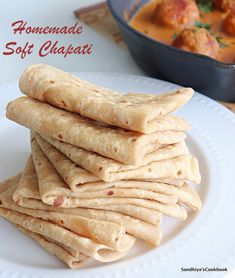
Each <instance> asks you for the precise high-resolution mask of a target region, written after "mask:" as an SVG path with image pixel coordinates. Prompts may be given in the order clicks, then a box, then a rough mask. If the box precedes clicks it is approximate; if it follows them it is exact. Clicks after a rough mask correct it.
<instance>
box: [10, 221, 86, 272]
mask: <svg viewBox="0 0 235 278" xmlns="http://www.w3.org/2000/svg"><path fill="white" fill-rule="evenodd" d="M15 226H16V228H17V229H18V230H19V231H21V232H22V233H24V234H25V235H26V236H28V237H30V238H32V239H34V240H35V241H36V242H37V243H38V244H39V245H40V246H41V247H43V248H44V249H45V250H46V251H48V252H49V253H51V254H52V255H55V256H56V257H57V258H59V259H60V260H61V261H63V262H65V263H66V264H67V265H68V266H69V267H70V268H73V269H78V268H81V267H83V266H84V265H86V264H87V263H88V262H89V261H91V258H90V257H88V256H86V255H83V254H82V253H79V252H77V255H76V256H73V255H72V254H70V252H68V251H67V250H66V249H67V248H66V247H64V248H63V247H62V246H61V244H59V243H55V242H53V241H52V240H49V239H48V238H45V237H43V236H41V235H39V234H36V233H34V232H31V231H29V230H27V229H25V228H23V227H22V226H20V225H15Z"/></svg>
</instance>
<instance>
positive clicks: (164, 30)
mask: <svg viewBox="0 0 235 278" xmlns="http://www.w3.org/2000/svg"><path fill="white" fill-rule="evenodd" d="M160 1H164V0H154V1H150V2H148V3H147V4H145V5H143V6H142V7H141V8H140V9H139V10H138V11H137V13H136V14H135V15H134V17H133V18H132V19H131V21H130V23H129V24H130V25H131V26H132V27H133V28H134V29H136V30H138V31H139V32H142V33H144V34H145V35H146V36H149V37H151V38H153V39H155V40H157V41H160V42H162V43H164V44H167V45H172V44H173V45H174V40H175V39H176V38H177V37H178V36H179V34H180V33H181V32H182V28H180V29H177V28H172V26H171V27H169V26H167V25H164V24H160V23H159V24H158V23H157V22H156V20H153V16H154V12H155V11H156V7H157V6H158V5H159V3H160ZM168 1H169V0H168ZM179 1H180V0H179ZM187 1H194V0H187ZM205 1H206V0H204V3H207V4H208V3H209V2H205ZM230 1H233V0H230ZM168 6H169V5H168ZM197 6H198V7H199V8H198V11H199V14H200V15H199V16H200V17H199V20H198V21H195V23H194V26H193V28H205V29H206V32H208V33H209V35H211V36H213V39H215V41H216V43H218V49H219V50H218V53H217V55H216V57H213V56H212V57H213V58H215V59H216V60H219V61H221V62H224V63H231V64H233V63H235V35H234V34H232V35H230V34H226V32H225V31H224V28H223V24H224V19H225V18H226V16H227V15H228V13H229V11H221V10H218V9H216V8H214V6H213V3H211V8H210V9H209V10H208V9H204V10H203V9H202V8H201V6H199V5H198V4H197ZM200 8H201V9H200ZM232 21H235V13H234V18H232ZM234 24H235V23H234ZM234 26H235V25H234ZM232 27H233V26H232ZM180 48H182V49H185V50H188V51H191V50H190V49H187V48H183V47H180ZM192 52H196V53H201V54H205V55H209V54H207V52H200V51H197V50H195V51H193V50H192ZM209 56H211V55H209Z"/></svg>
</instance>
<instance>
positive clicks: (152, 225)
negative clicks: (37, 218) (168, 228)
mask: <svg viewBox="0 0 235 278" xmlns="http://www.w3.org/2000/svg"><path fill="white" fill-rule="evenodd" d="M26 166H27V165H26ZM23 173H24V171H23ZM19 181H20V176H16V177H13V178H10V179H8V180H5V181H3V182H2V183H0V188H2V187H5V191H2V193H1V194H0V206H3V207H6V208H9V209H12V210H18V211H19V212H22V213H25V214H27V215H31V216H34V214H33V213H34V212H37V211H41V212H46V213H47V214H49V215H50V213H54V212H56V213H57V214H64V215H70V216H71V215H74V216H82V217H86V218H91V219H96V220H101V221H109V222H112V223H117V224H119V225H122V226H123V227H124V228H125V229H126V231H127V232H128V233H129V234H131V235H133V236H134V237H136V238H139V239H142V240H144V241H147V242H149V243H151V244H154V245H158V244H159V243H160V240H161V228H160V226H161V222H162V217H161V216H162V215H161V214H160V213H158V212H153V211H151V210H148V211H147V209H146V211H147V212H146V214H145V216H146V217H145V218H144V217H143V216H142V215H143V212H142V208H140V210H138V207H136V213H133V212H132V213H133V214H134V215H135V216H136V217H131V216H128V215H126V214H122V213H119V212H116V211H111V210H107V209H106V210H102V209H86V208H75V209H64V208H58V207H53V206H49V205H46V204H44V203H42V202H41V200H38V199H34V194H35V192H36V191H37V190H36V189H35V190H30V192H31V196H29V195H27V197H24V196H23V194H20V195H18V196H20V199H16V200H14V201H15V202H13V198H12V194H13V193H14V191H15V189H16V188H17V189H18V186H19ZM29 184H30V182H29ZM3 192H4V193H3ZM24 192H25V191H22V193H24ZM38 194H39V192H38ZM36 195H37V193H36ZM13 196H14V194H13ZM27 201H29V202H27ZM22 205H23V206H22ZM126 207H128V206H126ZM129 207H130V206H129ZM124 208H125V207H124ZM119 209H120V210H122V207H121V208H119ZM113 210H115V208H113ZM116 210H117V211H118V208H116ZM123 210H124V209H123ZM130 211H131V209H130ZM127 213H128V211H127ZM141 216H142V217H141ZM151 216H152V217H151ZM46 217H48V216H46ZM141 218H144V219H143V220H144V221H142V220H140V219H141ZM60 225H61V223H60Z"/></svg>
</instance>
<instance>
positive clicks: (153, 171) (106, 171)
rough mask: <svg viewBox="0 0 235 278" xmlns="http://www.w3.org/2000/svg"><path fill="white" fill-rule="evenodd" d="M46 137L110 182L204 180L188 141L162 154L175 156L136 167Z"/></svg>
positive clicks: (66, 153) (80, 164)
mask: <svg viewBox="0 0 235 278" xmlns="http://www.w3.org/2000/svg"><path fill="white" fill-rule="evenodd" d="M42 137H43V138H44V139H46V140H47V141H48V142H49V143H50V144H52V145H53V146H54V147H56V148H57V149H58V150H59V151H61V152H62V153H64V154H65V155H66V156H67V157H69V158H70V159H71V160H72V161H73V162H74V163H76V164H77V165H79V166H80V167H82V168H84V169H86V170H87V171H89V172H92V173H93V174H94V175H96V176H99V177H100V178H101V179H102V180H104V181H106V182H113V181H118V180H128V179H136V180H138V179H140V180H143V179H147V180H150V179H151V180H158V179H162V178H167V179H180V180H191V181H193V182H195V183H199V182H200V179H201V178H200V172H199V165H198V161H197V159H196V158H195V157H193V156H191V155H186V154H185V153H188V150H187V148H186V147H185V143H184V142H182V143H179V144H177V146H166V147H165V148H166V149H165V150H162V153H165V154H167V153H168V154H170V156H171V155H172V156H173V157H174V158H172V159H164V160H162V161H153V162H150V163H149V164H147V165H145V166H141V167H135V166H132V165H125V164H122V163H119V162H117V161H115V160H112V159H108V158H106V157H103V156H100V155H98V154H95V153H92V152H88V151H86V150H83V149H81V148H77V147H74V146H72V145H71V144H67V143H64V142H60V141H59V140H55V139H53V138H51V137H48V136H44V135H42ZM156 152H157V151H156ZM159 152H160V153H161V149H159ZM177 154H178V156H177ZM181 154H182V155H181ZM183 154H185V155H183ZM175 156H176V157H175ZM165 157H167V155H166V156H165ZM162 158H163V157H162Z"/></svg>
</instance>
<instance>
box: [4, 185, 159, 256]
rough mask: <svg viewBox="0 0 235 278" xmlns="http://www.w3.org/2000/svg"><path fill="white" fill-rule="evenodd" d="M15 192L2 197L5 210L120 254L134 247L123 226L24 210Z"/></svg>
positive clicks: (93, 219) (5, 193)
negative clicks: (67, 232)
mask: <svg viewBox="0 0 235 278" xmlns="http://www.w3.org/2000/svg"><path fill="white" fill-rule="evenodd" d="M14 190H15V187H12V188H11V189H10V190H7V191H5V192H4V193H3V194H1V195H0V199H1V202H2V206H3V207H4V208H7V209H10V210H13V211H17V212H20V213H24V214H27V215H30V216H32V217H35V218H40V219H43V220H45V221H49V222H52V223H55V224H57V225H60V226H63V227H65V228H66V229H68V230H70V231H72V232H74V233H76V234H79V235H81V236H83V237H86V238H89V239H91V240H94V241H95V242H98V243H101V244H104V245H107V246H109V247H110V248H113V249H115V250H117V251H119V252H125V251H127V250H129V249H130V245H131V246H132V245H133V237H132V236H130V235H128V234H127V233H126V230H125V227H124V226H122V225H119V224H117V223H114V222H110V221H105V220H99V219H95V218H89V217H85V216H79V215H70V214H65V213H59V212H48V211H43V210H36V209H29V208H23V207H21V206H19V205H17V204H16V203H15V202H14V201H13V199H12V195H13V192H14ZM158 235H159V233H158Z"/></svg>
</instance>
